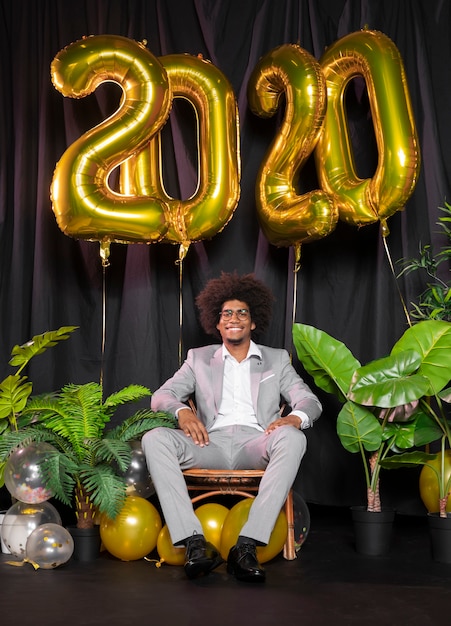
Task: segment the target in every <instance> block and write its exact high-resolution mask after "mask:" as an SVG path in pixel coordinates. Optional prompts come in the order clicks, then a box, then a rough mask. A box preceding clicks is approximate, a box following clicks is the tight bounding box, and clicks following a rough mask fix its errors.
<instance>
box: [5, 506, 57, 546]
mask: <svg viewBox="0 0 451 626" xmlns="http://www.w3.org/2000/svg"><path fill="white" fill-rule="evenodd" d="M48 523H53V524H58V525H61V516H60V514H59V513H58V511H57V509H56V508H55V507H54V506H53V504H50V502H40V503H38V504H27V503H26V502H20V501H19V502H16V503H15V504H13V505H12V506H11V507H10V508H9V509H8V510H7V511H6V513H5V517H4V518H3V523H2V526H1V535H2V541H3V543H4V545H5V546H6V548H7V549H8V550H9V552H10V553H11V554H14V555H15V556H19V557H23V556H24V554H25V550H26V545H27V540H28V537H29V536H30V535H31V533H32V532H33V531H34V530H35V529H36V528H38V527H39V526H41V525H42V524H48Z"/></svg>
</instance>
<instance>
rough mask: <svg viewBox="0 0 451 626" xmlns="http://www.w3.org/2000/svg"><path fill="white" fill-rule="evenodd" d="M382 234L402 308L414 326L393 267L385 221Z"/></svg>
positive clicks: (382, 224)
mask: <svg viewBox="0 0 451 626" xmlns="http://www.w3.org/2000/svg"><path fill="white" fill-rule="evenodd" d="M381 233H382V241H383V243H384V249H385V254H386V255H387V259H388V263H389V265H390V269H391V272H392V274H393V278H394V280H395V285H396V289H397V291H398V295H399V299H400V300H401V304H402V308H403V311H404V315H405V316H406V319H407V323H408V324H409V326H412V320H411V319H410V315H409V311H408V310H407V306H406V303H405V300H404V297H403V295H402V293H401V289H400V288H399V283H398V279H397V277H396V272H395V267H394V265H393V261H392V258H391V254H390V250H389V248H388V245H387V236H388V235H389V233H390V231H389V230H388V228H387V225H386V223H385V220H382V221H381Z"/></svg>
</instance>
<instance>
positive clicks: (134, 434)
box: [106, 409, 177, 441]
mask: <svg viewBox="0 0 451 626" xmlns="http://www.w3.org/2000/svg"><path fill="white" fill-rule="evenodd" d="M159 426H165V427H167V428H177V420H176V418H175V417H174V416H173V415H171V414H170V413H165V412H164V411H152V410H151V409H142V410H140V411H137V412H136V413H135V414H134V415H132V416H130V417H129V418H127V419H126V420H124V421H123V422H122V424H119V425H118V426H116V427H115V428H113V429H112V430H110V431H108V433H107V434H106V437H108V439H118V440H119V441H133V440H134V439H138V438H139V437H141V436H142V435H144V433H146V432H147V431H148V430H152V428H157V427H159Z"/></svg>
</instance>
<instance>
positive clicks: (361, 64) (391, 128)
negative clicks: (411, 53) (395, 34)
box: [315, 30, 420, 225]
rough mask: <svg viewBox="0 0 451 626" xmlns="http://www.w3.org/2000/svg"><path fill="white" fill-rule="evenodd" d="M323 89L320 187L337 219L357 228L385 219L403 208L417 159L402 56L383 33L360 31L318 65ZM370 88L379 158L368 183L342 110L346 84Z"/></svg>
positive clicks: (412, 184) (339, 43)
mask: <svg viewBox="0 0 451 626" xmlns="http://www.w3.org/2000/svg"><path fill="white" fill-rule="evenodd" d="M320 63H321V67H322V70H323V72H324V75H325V78H326V84H327V111H326V116H325V123H324V131H323V133H322V135H321V137H320V140H319V141H318V144H317V147H316V151H315V158H316V164H317V171H318V176H319V179H320V181H321V187H322V188H323V189H325V190H326V191H327V192H328V193H330V194H333V195H334V196H335V198H336V202H337V204H338V207H339V213H340V219H342V220H344V221H346V222H349V223H351V224H355V225H364V224H369V223H372V222H376V221H378V220H382V222H384V220H386V219H387V218H388V217H389V216H390V215H392V214H393V213H394V212H395V211H397V210H399V209H402V208H404V205H405V203H406V201H407V200H408V198H409V197H410V195H411V194H412V192H413V190H414V188H415V185H416V182H417V178H418V174H419V169H420V154H419V145H418V138H417V133H416V128H415V122H414V117H413V113H412V106H411V102H410V97H409V92H408V87H407V80H406V75H405V70H404V66H403V62H402V59H401V56H400V54H399V51H398V49H397V48H396V46H395V45H394V43H393V42H392V41H391V40H390V39H389V38H388V37H387V36H386V35H384V34H383V33H380V32H376V31H371V30H363V31H359V32H355V33H351V34H350V35H347V36H346V37H343V38H342V39H340V40H338V41H337V42H335V43H334V44H332V45H331V46H330V47H329V48H328V49H327V50H326V52H325V54H324V55H323V57H322V58H321V60H320ZM358 75H361V76H363V78H364V79H365V82H366V86H367V89H368V95H369V101H370V107H371V113H372V118H373V125H374V131H375V135H376V141H377V147H378V153H379V159H378V164H377V168H376V171H375V173H374V176H373V177H372V178H367V179H361V178H359V177H358V176H357V173H356V168H355V162H354V157H353V152H352V144H351V138H350V135H349V129H348V124H347V117H346V110H345V102H344V100H345V93H346V87H347V85H348V84H349V81H350V80H351V79H352V78H354V77H356V76H358Z"/></svg>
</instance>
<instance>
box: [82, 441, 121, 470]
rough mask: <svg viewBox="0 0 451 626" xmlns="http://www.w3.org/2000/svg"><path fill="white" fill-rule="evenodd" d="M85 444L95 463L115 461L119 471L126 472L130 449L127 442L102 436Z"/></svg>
mask: <svg viewBox="0 0 451 626" xmlns="http://www.w3.org/2000/svg"><path fill="white" fill-rule="evenodd" d="M87 445H88V448H89V449H90V450H91V453H92V458H93V459H94V460H95V464H96V463H102V462H103V463H112V462H115V463H117V465H118V466H119V469H120V471H121V472H126V471H127V469H128V468H129V466H130V463H131V460H132V450H131V448H130V445H129V444H128V443H127V442H125V441H118V440H115V439H108V438H104V439H95V440H91V441H88V442H87Z"/></svg>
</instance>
